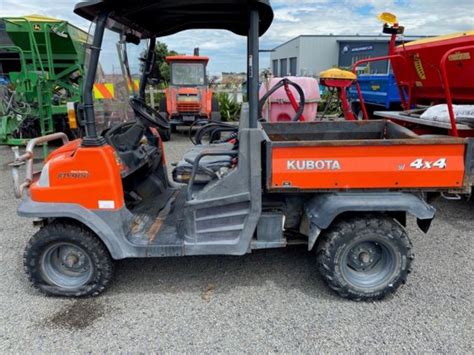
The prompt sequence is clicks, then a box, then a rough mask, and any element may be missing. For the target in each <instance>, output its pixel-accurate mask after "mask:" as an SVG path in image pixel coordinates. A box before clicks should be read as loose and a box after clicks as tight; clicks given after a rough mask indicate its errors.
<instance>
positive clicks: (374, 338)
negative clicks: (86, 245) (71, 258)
mask: <svg viewBox="0 0 474 355" xmlns="http://www.w3.org/2000/svg"><path fill="white" fill-rule="evenodd" d="M188 146H189V143H188V141H187V139H186V138H185V137H184V136H175V137H173V145H172V146H170V145H168V146H167V150H168V161H169V162H173V161H177V160H178V159H179V156H180V155H181V154H182V153H183V151H185V150H186V149H187V147H188ZM10 160H11V153H10V151H9V149H8V148H6V147H0V195H1V206H0V216H1V221H2V223H1V226H0V279H1V283H0V353H6V352H9V353H10V352H33V353H36V352H44V353H50V352H79V353H84V352H104V351H109V352H122V351H124V352H152V351H160V352H188V353H191V352H207V353H211V352H212V353H214V352H252V353H257V352H292V353H293V352H317V351H318V352H371V353H375V352H377V353H378V352H382V351H383V352H402V351H403V352H415V351H416V352H441V353H454V352H456V353H458V352H461V353H469V352H470V353H472V352H473V351H474V346H473V339H474V332H473V321H472V320H473V316H474V314H473V313H474V309H473V289H474V287H473V286H474V285H473V280H474V278H473V266H474V263H473V255H474V249H473V242H472V238H473V237H474V233H473V228H472V223H473V218H472V217H473V211H474V206H473V205H472V204H469V203H467V202H456V201H439V202H437V203H436V207H437V208H438V216H437V219H436V220H435V222H434V224H433V227H432V230H431V231H430V233H429V234H428V235H426V236H425V235H423V234H422V233H421V232H419V231H418V230H417V228H416V227H415V223H414V221H413V220H410V226H409V232H410V235H411V238H412V241H413V244H414V250H415V254H416V259H415V263H414V271H413V273H412V274H411V275H410V277H409V280H408V283H407V284H406V285H405V286H404V287H402V288H401V289H400V290H399V291H398V293H397V294H396V295H394V296H392V297H390V298H388V299H386V300H384V301H381V302H375V303H354V302H350V301H346V300H343V299H341V298H339V297H337V296H336V295H334V294H333V293H332V292H331V291H329V290H328V288H327V287H326V286H325V285H324V284H323V282H322V280H321V279H320V277H319V276H318V274H317V272H316V270H315V257H314V255H312V254H309V253H307V252H306V251H305V250H304V249H302V248H289V249H285V250H271V251H260V252H256V253H254V254H251V255H248V256H244V257H188V258H176V259H155V260H126V261H120V262H118V263H117V271H116V277H115V279H114V282H113V284H112V286H111V287H110V289H109V290H108V292H106V293H105V294H103V295H102V296H100V297H98V298H94V299H80V300H67V299H58V298H51V297H45V296H43V295H41V294H39V293H38V292H37V291H35V290H34V289H32V288H31V287H30V285H29V283H28V282H27V279H26V277H25V275H24V273H23V270H22V265H21V254H22V251H23V247H24V245H25V243H26V241H27V239H28V238H29V237H30V236H31V235H32V234H33V233H34V232H35V228H33V227H32V225H31V223H30V221H28V220H26V219H20V218H18V217H17V216H16V213H15V208H16V205H17V201H16V200H15V199H14V198H13V196H12V189H11V182H10V171H9V169H8V167H7V165H6V163H7V162H8V161H10Z"/></svg>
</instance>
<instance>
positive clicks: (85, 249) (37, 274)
mask: <svg viewBox="0 0 474 355" xmlns="http://www.w3.org/2000/svg"><path fill="white" fill-rule="evenodd" d="M23 264H24V267H25V271H26V273H27V275H28V277H29V279H30V281H31V283H32V284H33V286H34V287H35V288H37V289H39V290H40V291H42V292H44V293H46V294H48V295H52V296H64V297H81V296H97V295H99V294H100V293H102V292H103V291H104V290H105V289H106V287H107V285H108V284H109V283H110V281H111V279H112V275H113V266H114V265H113V260H112V258H111V257H110V254H109V252H108V251H107V249H106V248H105V246H104V245H103V244H102V242H101V241H100V240H99V239H98V238H97V237H96V236H95V235H94V234H93V233H92V232H91V231H90V230H88V229H86V228H84V227H82V226H80V225H77V224H70V223H52V224H49V225H47V226H45V227H43V228H41V229H40V230H39V231H38V232H37V233H36V234H35V235H34V236H33V237H32V238H31V239H30V241H29V242H28V245H27V246H26V248H25V253H24V256H23Z"/></svg>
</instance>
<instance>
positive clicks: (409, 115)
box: [353, 15, 474, 137]
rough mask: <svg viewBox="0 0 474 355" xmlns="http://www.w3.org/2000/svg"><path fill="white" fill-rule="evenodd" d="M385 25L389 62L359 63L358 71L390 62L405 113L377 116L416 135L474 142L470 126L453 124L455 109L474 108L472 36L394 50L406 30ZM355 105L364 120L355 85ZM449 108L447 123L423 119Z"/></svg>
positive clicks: (473, 129) (389, 23)
mask: <svg viewBox="0 0 474 355" xmlns="http://www.w3.org/2000/svg"><path fill="white" fill-rule="evenodd" d="M380 18H381V19H383V20H384V21H385V24H384V33H388V34H391V36H392V40H391V43H390V49H389V53H388V55H387V56H383V57H375V58H368V59H364V60H361V61H359V62H357V63H355V64H354V66H353V72H354V73H355V72H356V70H357V67H359V66H360V65H362V64H365V63H368V62H375V61H381V60H390V63H391V66H392V68H393V72H394V75H395V78H396V81H397V84H398V87H399V90H400V97H401V99H402V106H403V108H404V110H403V111H388V112H383V111H377V112H375V115H376V116H380V117H384V118H389V119H391V120H393V121H396V122H397V123H400V124H402V125H404V126H406V127H408V128H410V129H412V130H413V131H415V132H416V133H419V134H444V135H453V136H462V137H474V120H473V121H472V122H462V123H461V122H459V121H457V120H456V115H455V110H454V108H453V104H459V105H474V30H473V31H467V32H461V33H455V34H451V35H446V36H439V37H433V38H425V39H421V40H418V41H413V42H410V43H406V44H402V45H399V46H396V45H395V43H396V39H397V36H398V35H401V34H403V32H404V28H403V27H401V26H399V25H398V23H396V22H392V21H396V18H394V19H390V20H387V17H385V16H383V15H381V16H380ZM356 87H357V90H358V93H359V100H360V103H361V106H362V110H363V112H364V118H365V119H368V118H369V117H368V114H367V110H366V109H365V105H364V99H363V97H362V93H361V91H360V87H359V85H358V84H357V83H356ZM439 104H447V111H448V115H447V118H448V117H449V119H446V120H442V119H441V120H431V119H426V118H425V117H424V115H423V113H424V112H425V111H426V110H427V109H428V108H429V107H432V106H434V105H439Z"/></svg>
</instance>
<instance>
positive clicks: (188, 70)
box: [171, 63, 206, 86]
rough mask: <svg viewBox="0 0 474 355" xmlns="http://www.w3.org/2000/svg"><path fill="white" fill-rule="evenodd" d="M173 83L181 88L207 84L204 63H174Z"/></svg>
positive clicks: (172, 71) (172, 70)
mask: <svg viewBox="0 0 474 355" xmlns="http://www.w3.org/2000/svg"><path fill="white" fill-rule="evenodd" d="M171 67H172V69H171V83H172V84H173V85H179V86H201V85H205V84H206V73H205V70H204V64H203V63H173V64H172V65H171Z"/></svg>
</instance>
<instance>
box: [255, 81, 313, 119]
mask: <svg viewBox="0 0 474 355" xmlns="http://www.w3.org/2000/svg"><path fill="white" fill-rule="evenodd" d="M285 84H287V85H289V86H293V87H294V88H295V90H296V92H297V93H298V95H299V96H300V104H299V108H298V111H297V112H296V115H295V116H294V117H293V118H292V121H293V122H297V121H299V120H300V119H301V116H302V115H303V111H304V106H305V104H306V99H305V96H304V91H303V89H302V88H301V86H299V85H298V84H296V83H295V82H293V81H291V80H289V79H287V78H284V79H282V80H280V81H279V82H278V83H277V84H276V85H275V86H274V87H272V88H271V89H270V90H269V91H267V92H266V93H265V95H263V97H262V98H261V99H260V101H259V102H258V115H259V117H260V118H263V114H262V111H263V106H264V105H265V102H267V100H268V98H269V97H270V96H271V95H273V94H274V93H275V92H276V91H277V90H278V89H280V88H281V87H283V86H285Z"/></svg>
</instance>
